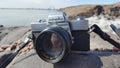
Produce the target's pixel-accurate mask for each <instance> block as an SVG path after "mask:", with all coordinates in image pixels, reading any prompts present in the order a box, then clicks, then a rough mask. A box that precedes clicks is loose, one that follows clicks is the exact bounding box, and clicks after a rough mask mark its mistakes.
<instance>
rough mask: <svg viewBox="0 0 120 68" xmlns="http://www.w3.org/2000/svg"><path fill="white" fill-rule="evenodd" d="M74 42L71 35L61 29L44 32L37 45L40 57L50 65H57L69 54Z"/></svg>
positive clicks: (55, 28)
mask: <svg viewBox="0 0 120 68" xmlns="http://www.w3.org/2000/svg"><path fill="white" fill-rule="evenodd" d="M71 45H72V40H71V37H70V35H69V33H68V32H67V31H66V30H65V29H63V28H61V27H50V28H47V29H45V30H43V31H42V32H41V33H40V35H39V36H38V38H37V39H36V43H35V50H36V52H37V54H38V55H39V57H40V58H41V59H42V60H44V61H46V62H49V63H57V62H59V61H61V60H62V59H64V58H65V56H66V55H68V54H69V52H70V49H71Z"/></svg>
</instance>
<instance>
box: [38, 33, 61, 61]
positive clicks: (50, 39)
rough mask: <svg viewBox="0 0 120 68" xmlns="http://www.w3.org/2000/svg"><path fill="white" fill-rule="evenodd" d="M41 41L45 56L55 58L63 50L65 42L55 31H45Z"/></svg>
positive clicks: (42, 51)
mask: <svg viewBox="0 0 120 68" xmlns="http://www.w3.org/2000/svg"><path fill="white" fill-rule="evenodd" d="M43 38H44V39H42V40H41V41H39V42H41V45H43V46H42V50H41V53H42V55H43V56H44V57H45V58H48V59H54V58H56V57H57V56H59V55H60V53H61V52H62V50H63V42H62V40H61V38H60V37H59V36H58V35H57V34H55V33H45V34H44V37H43Z"/></svg>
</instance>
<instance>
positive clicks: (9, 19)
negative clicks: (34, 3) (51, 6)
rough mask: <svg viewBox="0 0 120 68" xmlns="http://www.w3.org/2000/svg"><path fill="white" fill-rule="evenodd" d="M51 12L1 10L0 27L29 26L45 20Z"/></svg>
mask: <svg viewBox="0 0 120 68" xmlns="http://www.w3.org/2000/svg"><path fill="white" fill-rule="evenodd" d="M51 11H53V10H7V9H6V10H3V9H0V25H4V26H30V23H31V22H35V21H38V20H40V19H46V18H47V16H48V13H49V12H51Z"/></svg>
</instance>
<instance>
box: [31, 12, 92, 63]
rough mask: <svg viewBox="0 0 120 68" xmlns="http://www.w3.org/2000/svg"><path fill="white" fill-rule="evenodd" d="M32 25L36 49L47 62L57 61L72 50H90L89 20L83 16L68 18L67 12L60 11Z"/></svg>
mask: <svg viewBox="0 0 120 68" xmlns="http://www.w3.org/2000/svg"><path fill="white" fill-rule="evenodd" d="M31 27H32V36H33V43H34V46H35V50H36V52H37V54H38V55H39V57H40V58H41V59H43V60H44V61H46V62H49V63H57V62H59V61H60V60H62V59H64V58H65V56H66V55H68V54H69V53H70V52H71V51H89V50H90V36H89V33H88V30H89V27H88V21H87V20H85V19H84V18H83V17H79V18H78V19H77V20H68V19H67V15H66V13H65V12H60V11H58V12H54V13H51V14H49V15H48V19H47V21H42V20H41V21H39V22H34V23H31Z"/></svg>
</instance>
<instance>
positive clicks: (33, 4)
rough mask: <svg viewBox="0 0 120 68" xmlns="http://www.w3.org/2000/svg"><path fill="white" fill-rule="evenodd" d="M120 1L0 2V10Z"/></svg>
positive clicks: (117, 0)
mask: <svg viewBox="0 0 120 68" xmlns="http://www.w3.org/2000/svg"><path fill="white" fill-rule="evenodd" d="M117 2H120V0H0V8H64V7H69V6H76V5H85V4H113V3H117Z"/></svg>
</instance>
